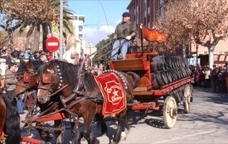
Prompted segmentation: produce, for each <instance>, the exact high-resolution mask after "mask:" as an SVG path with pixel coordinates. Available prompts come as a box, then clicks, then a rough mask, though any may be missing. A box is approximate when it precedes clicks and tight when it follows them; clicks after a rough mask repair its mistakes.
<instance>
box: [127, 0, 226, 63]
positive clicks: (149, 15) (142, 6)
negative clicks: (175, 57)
mask: <svg viewBox="0 0 228 144" xmlns="http://www.w3.org/2000/svg"><path fill="white" fill-rule="evenodd" d="M167 2H168V0H131V1H130V3H129V5H128V6H127V9H128V10H129V12H130V14H131V20H132V21H134V22H135V23H136V26H137V28H138V32H139V34H141V31H140V28H139V26H140V24H141V23H142V24H143V25H145V26H147V27H148V28H153V23H154V22H155V21H156V18H157V17H164V18H165V16H164V4H165V3H167ZM139 36H140V35H139ZM227 46H228V38H227V39H225V40H221V41H220V42H219V43H218V44H217V46H216V47H215V51H214V64H216V65H224V63H225V62H226V61H228V48H227ZM179 53H180V52H179ZM187 55H188V56H189V57H195V58H198V59H200V65H208V64H209V58H208V49H207V48H206V47H202V46H198V45H194V44H192V45H191V46H190V47H189V48H188V50H187Z"/></svg>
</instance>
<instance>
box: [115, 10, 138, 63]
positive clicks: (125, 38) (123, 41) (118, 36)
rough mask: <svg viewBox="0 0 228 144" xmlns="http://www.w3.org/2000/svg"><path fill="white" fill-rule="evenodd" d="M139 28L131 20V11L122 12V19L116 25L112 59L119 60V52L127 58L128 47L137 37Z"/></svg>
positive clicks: (123, 57)
mask: <svg viewBox="0 0 228 144" xmlns="http://www.w3.org/2000/svg"><path fill="white" fill-rule="evenodd" d="M136 34H137V30H136V25H135V23H133V22H131V21H130V13H129V12H124V13H123V14H122V21H121V23H119V24H118V25H117V26H116V29H115V32H114V39H115V42H114V44H113V48H112V54H111V56H112V59H113V60H117V55H118V52H119V51H120V52H121V55H122V59H125V58H126V53H127V51H128V48H129V47H130V46H131V45H132V41H133V39H134V38H135V37H136Z"/></svg>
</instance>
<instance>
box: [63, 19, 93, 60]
mask: <svg viewBox="0 0 228 144" xmlns="http://www.w3.org/2000/svg"><path fill="white" fill-rule="evenodd" d="M84 23H85V17H84V15H74V17H73V20H72V24H73V28H74V34H73V35H72V36H69V37H68V38H67V46H66V47H65V52H64V58H65V59H66V60H67V61H68V62H72V61H73V60H72V59H71V54H72V53H75V52H77V53H78V54H79V55H80V56H81V57H84V56H85V55H89V54H92V53H94V52H95V51H96V50H97V48H96V47H95V46H94V45H93V44H91V43H88V42H86V41H85V40H84V34H85V32H84ZM91 58H93V56H91Z"/></svg>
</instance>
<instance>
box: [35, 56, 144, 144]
mask: <svg viewBox="0 0 228 144" xmlns="http://www.w3.org/2000/svg"><path fill="white" fill-rule="evenodd" d="M80 68H81V67H80V66H79V65H72V64H69V63H65V62H62V61H58V60H54V61H51V62H49V63H47V64H46V65H45V66H44V67H43V68H42V69H40V72H39V79H40V81H39V86H38V95H37V97H38V101H39V102H41V103H46V102H48V101H50V99H51V97H53V96H54V95H53V94H54V93H56V92H59V93H60V94H61V95H62V96H63V97H64V98H63V100H62V101H63V102H65V105H66V107H65V110H66V111H69V112H70V113H71V114H73V115H76V116H78V117H83V118H84V130H83V136H84V137H85V139H86V140H87V142H88V143H90V144H96V143H99V141H98V140H97V139H96V137H95V136H94V135H93V133H92V131H91V124H92V121H93V120H94V117H95V115H96V114H98V115H100V116H101V115H102V107H103V97H102V92H101V90H100V87H99V86H98V84H97V82H96V80H95V76H94V75H93V74H91V73H89V72H86V71H85V72H84V71H83V73H81V69H80ZM107 73H110V74H114V75H115V76H117V77H118V79H121V81H122V82H120V83H118V87H125V88H123V89H122V90H123V93H124V95H121V97H122V98H123V99H126V103H132V102H133V96H132V91H133V89H134V87H136V86H137V84H138V82H139V79H140V78H139V76H138V75H137V74H135V73H133V72H128V73H122V72H116V71H110V72H107ZM100 76H102V75H100ZM75 89H76V90H75ZM80 89H81V90H82V91H81V90H80ZM73 92H75V93H76V94H75V93H73ZM72 93H73V94H72ZM128 110H129V109H128V107H125V108H124V109H122V110H121V111H119V112H118V113H115V114H113V115H111V116H112V117H114V119H115V120H117V122H118V128H117V131H116V133H115V136H114V138H113V143H119V141H120V138H121V132H122V131H123V130H124V129H125V128H129V126H128V122H127V121H128V118H127V115H128V114H127V112H128ZM102 118H103V117H102ZM101 126H102V127H103V128H102V130H103V131H102V133H104V132H107V126H106V123H105V122H104V121H103V124H101ZM80 139H81V133H80V132H79V129H78V121H75V126H74V129H73V140H72V142H73V143H75V144H76V143H80Z"/></svg>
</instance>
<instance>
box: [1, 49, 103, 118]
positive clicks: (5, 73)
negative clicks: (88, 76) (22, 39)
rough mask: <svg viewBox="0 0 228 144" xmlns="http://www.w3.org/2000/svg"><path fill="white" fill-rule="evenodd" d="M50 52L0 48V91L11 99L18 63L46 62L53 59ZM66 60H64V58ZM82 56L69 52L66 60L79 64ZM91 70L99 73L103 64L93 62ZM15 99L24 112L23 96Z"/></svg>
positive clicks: (20, 110) (21, 111)
mask: <svg viewBox="0 0 228 144" xmlns="http://www.w3.org/2000/svg"><path fill="white" fill-rule="evenodd" d="M55 58H56V57H53V55H52V53H49V52H44V51H42V50H41V51H34V52H32V50H31V49H30V48H27V49H25V50H24V51H20V50H17V49H15V50H14V51H13V52H11V53H10V52H9V50H8V49H7V47H5V46H4V47H2V48H0V80H1V82H0V90H1V91H0V92H1V93H2V94H3V95H5V96H7V97H8V98H9V99H10V100H12V101H13V99H14V96H13V93H14V90H15V88H16V84H17V82H18V80H17V77H16V73H17V68H18V64H20V63H21V62H22V61H25V62H26V61H28V60H41V61H42V62H43V63H46V62H48V61H50V60H53V59H55ZM64 61H66V60H64ZM82 61H83V58H82V57H80V55H79V54H78V53H72V54H71V61H67V62H69V63H72V64H75V65H77V64H81V62H82ZM90 70H91V72H93V73H94V74H95V75H99V74H101V73H102V71H103V70H104V66H103V64H94V66H93V67H90ZM16 99H17V110H18V112H19V113H20V114H23V113H24V109H25V108H26V106H25V105H24V101H25V99H24V96H20V97H16Z"/></svg>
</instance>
